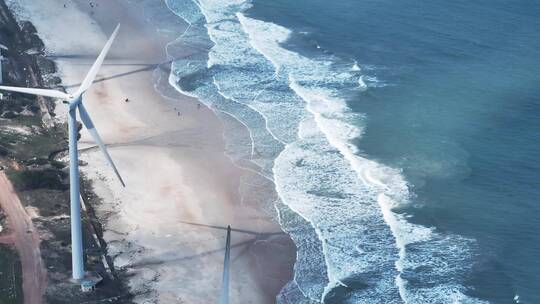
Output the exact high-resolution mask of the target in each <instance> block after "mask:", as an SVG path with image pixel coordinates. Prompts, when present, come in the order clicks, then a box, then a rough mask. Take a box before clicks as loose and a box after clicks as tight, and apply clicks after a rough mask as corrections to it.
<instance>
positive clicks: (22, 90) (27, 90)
mask: <svg viewBox="0 0 540 304" xmlns="http://www.w3.org/2000/svg"><path fill="white" fill-rule="evenodd" d="M0 90H4V91H11V92H18V93H26V94H32V95H39V96H46V97H52V98H60V99H65V100H67V99H69V95H68V94H66V93H64V92H60V91H57V90H49V89H34V88H19V87H6V86H0Z"/></svg>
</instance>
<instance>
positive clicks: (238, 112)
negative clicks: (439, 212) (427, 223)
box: [171, 0, 479, 303]
mask: <svg viewBox="0 0 540 304" xmlns="http://www.w3.org/2000/svg"><path fill="white" fill-rule="evenodd" d="M185 1H187V0H185ZM196 3H197V4H198V8H199V9H200V10H201V13H202V15H204V19H205V23H204V24H202V25H201V24H199V25H194V24H195V23H193V24H192V26H191V28H192V30H193V31H194V32H197V30H196V28H197V27H200V26H204V27H206V30H207V32H208V38H209V39H210V40H211V41H212V43H213V46H212V48H211V50H210V52H209V54H208V58H207V60H206V61H205V62H203V58H186V59H185V60H178V61H177V62H175V64H174V65H173V73H174V74H175V78H174V79H173V78H171V80H172V82H175V84H176V85H177V86H178V87H179V88H181V87H182V85H184V86H186V85H188V84H189V85H191V86H193V88H192V90H187V91H188V92H189V93H190V94H193V95H194V96H197V97H199V98H201V99H202V100H203V101H205V102H207V103H208V104H210V105H211V107H212V108H214V109H215V110H217V111H222V112H225V113H229V114H230V115H231V116H232V117H235V118H236V119H238V120H239V121H241V122H242V123H243V124H244V125H245V126H246V127H247V128H248V129H249V130H250V132H251V134H252V140H251V143H252V145H253V147H252V150H251V153H250V155H245V154H244V156H240V157H239V158H242V157H245V158H246V159H249V160H251V161H253V162H255V163H257V164H259V165H260V166H262V167H264V168H263V171H265V170H268V167H267V166H268V165H270V164H273V168H272V172H273V178H274V180H275V183H276V188H277V191H278V193H279V195H280V197H281V199H282V201H283V203H284V204H286V205H287V206H288V207H289V208H290V209H292V210H293V211H294V212H296V213H297V214H298V215H300V216H301V218H297V219H295V220H291V219H287V220H282V224H283V226H284V228H285V229H287V231H289V232H290V233H291V235H292V238H293V239H294V240H295V242H296V244H297V247H298V250H299V251H298V260H297V264H296V267H295V270H296V271H295V279H294V284H292V285H291V284H290V286H289V287H288V288H289V289H290V290H291V293H294V295H295V297H297V296H300V294H301V296H303V297H305V298H306V299H310V300H306V301H308V302H309V301H315V302H322V301H324V300H328V299H335V297H339V295H338V294H337V293H339V291H338V290H339V289H340V288H341V286H348V285H351V284H352V285H354V284H355V282H362V284H366V285H365V286H362V288H352V287H351V286H352V285H351V286H349V287H350V288H349V289H348V294H347V295H346V297H347V298H346V299H347V301H349V302H351V303H373V301H374V300H375V299H376V301H378V302H384V303H402V302H406V303H478V302H479V301H476V300H475V299H471V298H469V297H467V296H465V295H464V292H465V290H466V289H465V287H463V286H462V285H461V282H462V281H461V279H462V278H463V276H464V274H465V273H466V272H467V270H468V269H469V267H470V260H469V259H468V256H470V255H471V254H472V251H471V249H470V248H471V244H472V241H471V240H467V239H464V238H461V237H459V236H455V235H442V234H440V233H438V232H436V231H435V230H434V229H432V228H428V227H423V226H420V225H415V224H411V223H410V222H408V221H407V219H406V215H404V214H400V213H398V212H396V211H394V210H396V209H397V208H400V207H402V206H404V205H407V204H409V201H410V200H409V197H410V194H409V189H408V186H407V183H406V181H405V179H404V178H403V176H402V175H401V172H400V170H398V169H394V168H390V167H387V166H384V165H382V164H379V163H377V162H375V161H372V160H369V159H367V158H365V157H361V156H359V151H357V148H356V146H355V145H354V144H352V141H353V140H355V139H357V138H359V137H361V135H362V133H363V128H362V125H363V121H364V116H363V115H361V114H358V113H354V112H352V111H350V109H349V108H348V106H347V102H346V100H345V99H344V98H343V97H341V96H344V94H343V92H346V91H348V90H355V89H356V90H358V88H360V89H362V90H363V89H366V88H370V87H377V86H380V85H382V84H381V83H380V82H379V80H378V79H377V78H375V77H373V76H371V77H370V76H368V75H359V72H360V67H359V66H358V64H356V63H355V64H354V65H353V67H352V68H345V69H344V68H343V66H344V65H343V64H340V63H339V61H340V59H339V58H335V57H330V56H327V57H325V56H319V57H317V58H316V59H313V58H308V57H306V56H303V55H301V54H299V53H298V52H295V51H292V50H290V49H288V48H287V47H286V46H285V44H286V43H287V41H288V39H289V38H290V36H291V31H290V30H289V29H286V28H284V27H281V26H279V25H276V24H273V23H270V22H264V21H260V20H256V19H253V18H250V17H247V16H245V15H244V14H243V11H245V9H246V8H248V7H250V3H249V1H242V0H235V1H232V2H231V1H224V0H200V1H198V2H196ZM179 14H184V13H179ZM186 18H187V20H197V21H196V22H200V21H201V19H200V18H198V17H193V16H187V17H186ZM197 33H200V32H197ZM183 39H184V41H185V42H184V43H185V45H189V43H190V40H191V39H193V40H194V43H195V44H197V43H198V42H197V39H200V37H199V38H196V35H190V34H189V33H186V34H185V35H183ZM194 62H196V63H195V64H194ZM349 62H350V61H349ZM349 64H350V63H349ZM194 66H195V67H194ZM347 66H350V65H347ZM190 69H192V70H190ZM365 69H366V70H370V68H369V65H366V66H365ZM371 70H372V69H371ZM199 79H201V80H199ZM254 149H255V150H260V151H261V153H259V154H260V155H259V156H258V159H257V158H256V157H254V156H255V153H254V152H253V150H254ZM282 216H284V215H282ZM291 218H294V216H293V215H291ZM287 221H297V222H302V223H304V224H303V225H311V226H312V227H306V229H313V231H314V233H315V237H316V238H317V239H314V237H313V236H310V237H307V235H308V234H306V232H305V231H302V230H301V229H295V228H294V227H293V226H292V225H288V223H287ZM319 250H322V252H320V251H319ZM319 254H320V255H322V258H323V260H324V263H325V268H326V269H324V271H321V269H320V263H319V262H320V261H321V260H320V259H317V257H318V255H319ZM310 258H311V260H310ZM314 261H316V262H314ZM320 273H325V274H326V275H327V280H324V279H321V278H320V277H319V276H315V274H320ZM411 278H413V279H414V280H415V284H414V285H412V284H410V280H411ZM281 298H284V297H280V299H281Z"/></svg>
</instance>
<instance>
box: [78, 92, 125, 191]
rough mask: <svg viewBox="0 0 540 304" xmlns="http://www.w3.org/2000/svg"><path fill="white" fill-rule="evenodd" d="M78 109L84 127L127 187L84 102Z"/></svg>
mask: <svg viewBox="0 0 540 304" xmlns="http://www.w3.org/2000/svg"><path fill="white" fill-rule="evenodd" d="M78 108H79V114H80V115H81V120H82V123H83V124H84V126H85V127H86V129H87V130H88V132H89V133H90V135H92V137H93V138H94V141H95V142H96V143H97V144H98V146H99V149H100V150H101V152H103V154H104V155H105V158H106V159H107V162H108V163H109V165H110V166H111V167H112V168H113V170H114V173H115V174H116V176H117V177H118V179H119V180H120V183H122V186H124V187H125V186H126V184H124V180H123V179H122V176H120V173H118V169H116V166H115V165H114V162H113V160H112V158H111V156H110V155H109V152H108V151H107V148H106V147H105V144H103V141H102V140H101V137H100V136H99V134H98V132H97V130H96V127H95V126H94V123H93V122H92V119H90V115H88V112H87V111H86V108H85V107H84V105H83V104H82V102H81V103H79V105H78Z"/></svg>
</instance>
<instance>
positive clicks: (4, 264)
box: [0, 246, 23, 304]
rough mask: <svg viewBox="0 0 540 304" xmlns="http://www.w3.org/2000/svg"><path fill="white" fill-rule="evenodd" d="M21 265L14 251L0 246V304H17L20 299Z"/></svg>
mask: <svg viewBox="0 0 540 304" xmlns="http://www.w3.org/2000/svg"><path fill="white" fill-rule="evenodd" d="M21 286H22V275H21V263H20V261H19V257H18V256H17V253H16V252H15V250H13V249H11V248H9V247H7V246H0V295H2V296H1V297H0V304H19V303H22V302H23V299H22V289H21Z"/></svg>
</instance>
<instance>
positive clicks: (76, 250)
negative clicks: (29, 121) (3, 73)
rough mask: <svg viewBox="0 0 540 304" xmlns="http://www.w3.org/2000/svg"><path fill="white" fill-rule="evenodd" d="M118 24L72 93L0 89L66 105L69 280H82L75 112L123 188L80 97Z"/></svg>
mask: <svg viewBox="0 0 540 304" xmlns="http://www.w3.org/2000/svg"><path fill="white" fill-rule="evenodd" d="M119 28H120V24H118V25H117V26H116V29H115V30H114V32H113V33H112V35H111V37H110V38H109V40H108V41H107V43H106V44H105V46H104V47H103V50H102V51H101V53H100V54H99V56H98V58H97V59H96V61H95V62H94V64H93V65H92V67H91V68H90V70H89V71H88V74H87V75H86V77H85V78H84V80H83V82H82V83H81V86H80V87H79V88H78V89H77V91H76V92H75V93H73V94H67V93H64V92H61V91H57V90H49V89H34V88H19V87H6V86H0V90H5V91H12V92H19V93H26V94H32V95H41V96H46V97H52V98H58V99H62V100H65V101H67V102H68V105H69V115H68V130H69V181H70V182H69V190H70V201H71V263H72V268H73V279H75V280H81V279H83V278H84V260H83V244H82V228H81V202H80V192H79V157H78V153H77V112H76V110H77V109H78V110H79V115H80V116H81V121H82V123H83V124H84V126H85V127H86V129H87V130H88V132H89V133H90V135H91V136H92V137H93V138H94V141H95V142H96V143H97V144H98V146H99V148H100V150H101V152H103V154H104V155H105V158H106V159H107V162H108V163H109V165H110V166H111V167H112V168H113V170H114V173H115V174H116V176H117V177H118V179H119V180H120V183H122V186H124V187H125V186H126V185H125V184H124V181H123V180H122V177H121V176H120V174H119V173H118V170H117V169H116V166H115V165H114V162H113V161H112V159H111V156H110V155H109V152H107V148H106V147H105V145H104V144H103V141H102V140H101V137H100V136H99V134H98V132H97V130H96V128H95V126H94V123H93V122H92V119H90V115H88V112H87V111H86V108H85V107H84V105H83V102H82V97H83V95H84V93H85V92H86V91H87V90H88V89H89V88H90V87H91V85H92V83H93V82H94V79H95V78H96V75H97V73H98V70H99V68H100V67H101V65H102V64H103V61H104V60H105V56H107V52H108V51H109V49H110V48H111V45H112V43H113V41H114V38H115V37H116V34H117V33H118V29H119Z"/></svg>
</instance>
